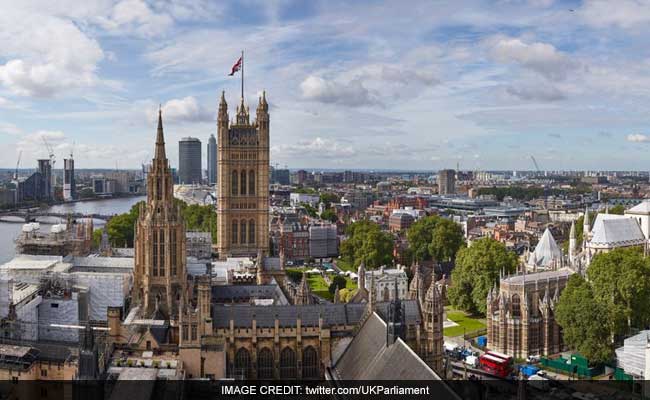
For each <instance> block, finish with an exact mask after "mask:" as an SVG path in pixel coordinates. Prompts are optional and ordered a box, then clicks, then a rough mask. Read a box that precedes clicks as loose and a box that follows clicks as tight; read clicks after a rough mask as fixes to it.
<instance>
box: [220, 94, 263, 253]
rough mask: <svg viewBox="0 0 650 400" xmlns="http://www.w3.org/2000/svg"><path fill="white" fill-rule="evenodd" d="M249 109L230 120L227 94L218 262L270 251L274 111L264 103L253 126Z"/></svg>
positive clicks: (222, 104) (223, 108)
mask: <svg viewBox="0 0 650 400" xmlns="http://www.w3.org/2000/svg"><path fill="white" fill-rule="evenodd" d="M249 118H250V117H249V112H248V107H247V106H245V105H244V99H243V98H242V100H241V104H240V105H239V107H237V115H236V119H235V121H233V122H229V121H228V105H227V104H226V99H225V95H224V94H223V93H222V95H221V102H220V104H219V113H218V118H217V133H218V154H217V162H218V174H219V177H218V179H217V181H218V191H217V193H218V196H219V197H218V202H217V203H218V208H217V215H218V217H217V220H218V224H219V228H218V239H217V251H218V252H219V257H220V258H221V259H225V258H226V257H229V256H255V255H256V254H257V251H258V250H262V252H263V253H264V254H268V250H269V106H268V103H267V102H266V96H265V94H262V97H260V99H259V104H258V106H257V114H256V120H255V121H253V122H252V123H251V122H250V121H249Z"/></svg>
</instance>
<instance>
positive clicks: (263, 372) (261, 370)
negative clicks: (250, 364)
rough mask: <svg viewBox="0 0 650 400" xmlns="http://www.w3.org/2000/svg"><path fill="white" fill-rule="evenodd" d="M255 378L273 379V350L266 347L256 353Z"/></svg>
mask: <svg viewBox="0 0 650 400" xmlns="http://www.w3.org/2000/svg"><path fill="white" fill-rule="evenodd" d="M257 378H258V379H273V352H272V351H271V350H269V348H268V347H264V348H263V349H262V350H261V351H260V352H259V353H258V354H257Z"/></svg>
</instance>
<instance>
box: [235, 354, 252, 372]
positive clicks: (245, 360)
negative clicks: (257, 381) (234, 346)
mask: <svg viewBox="0 0 650 400" xmlns="http://www.w3.org/2000/svg"><path fill="white" fill-rule="evenodd" d="M250 370H251V355H250V353H249V352H248V350H246V349H245V348H243V347H242V348H240V349H239V350H237V353H236V354H235V378H239V379H249V378H250Z"/></svg>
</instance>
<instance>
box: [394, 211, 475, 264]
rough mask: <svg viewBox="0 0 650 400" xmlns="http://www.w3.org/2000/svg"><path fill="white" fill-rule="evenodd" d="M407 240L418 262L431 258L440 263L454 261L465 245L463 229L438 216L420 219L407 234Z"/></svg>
mask: <svg viewBox="0 0 650 400" xmlns="http://www.w3.org/2000/svg"><path fill="white" fill-rule="evenodd" d="M406 239H407V240H408V243H409V249H410V251H411V254H412V255H413V258H414V259H415V260H417V261H423V260H430V259H431V258H435V259H437V260H439V261H447V260H453V259H454V257H456V253H457V252H458V250H459V249H460V248H461V247H463V246H464V245H465V239H464V237H463V230H462V229H461V227H460V226H459V225H458V224H456V223H455V222H453V221H451V220H449V219H446V218H442V217H439V216H437V215H432V216H429V217H424V218H420V219H419V220H418V221H417V222H415V223H414V224H413V225H411V227H410V228H409V230H408V231H407V232H406Z"/></svg>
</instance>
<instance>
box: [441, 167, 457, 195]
mask: <svg viewBox="0 0 650 400" xmlns="http://www.w3.org/2000/svg"><path fill="white" fill-rule="evenodd" d="M438 193H439V194H454V193H456V171H455V170H453V169H443V170H440V171H438Z"/></svg>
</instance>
